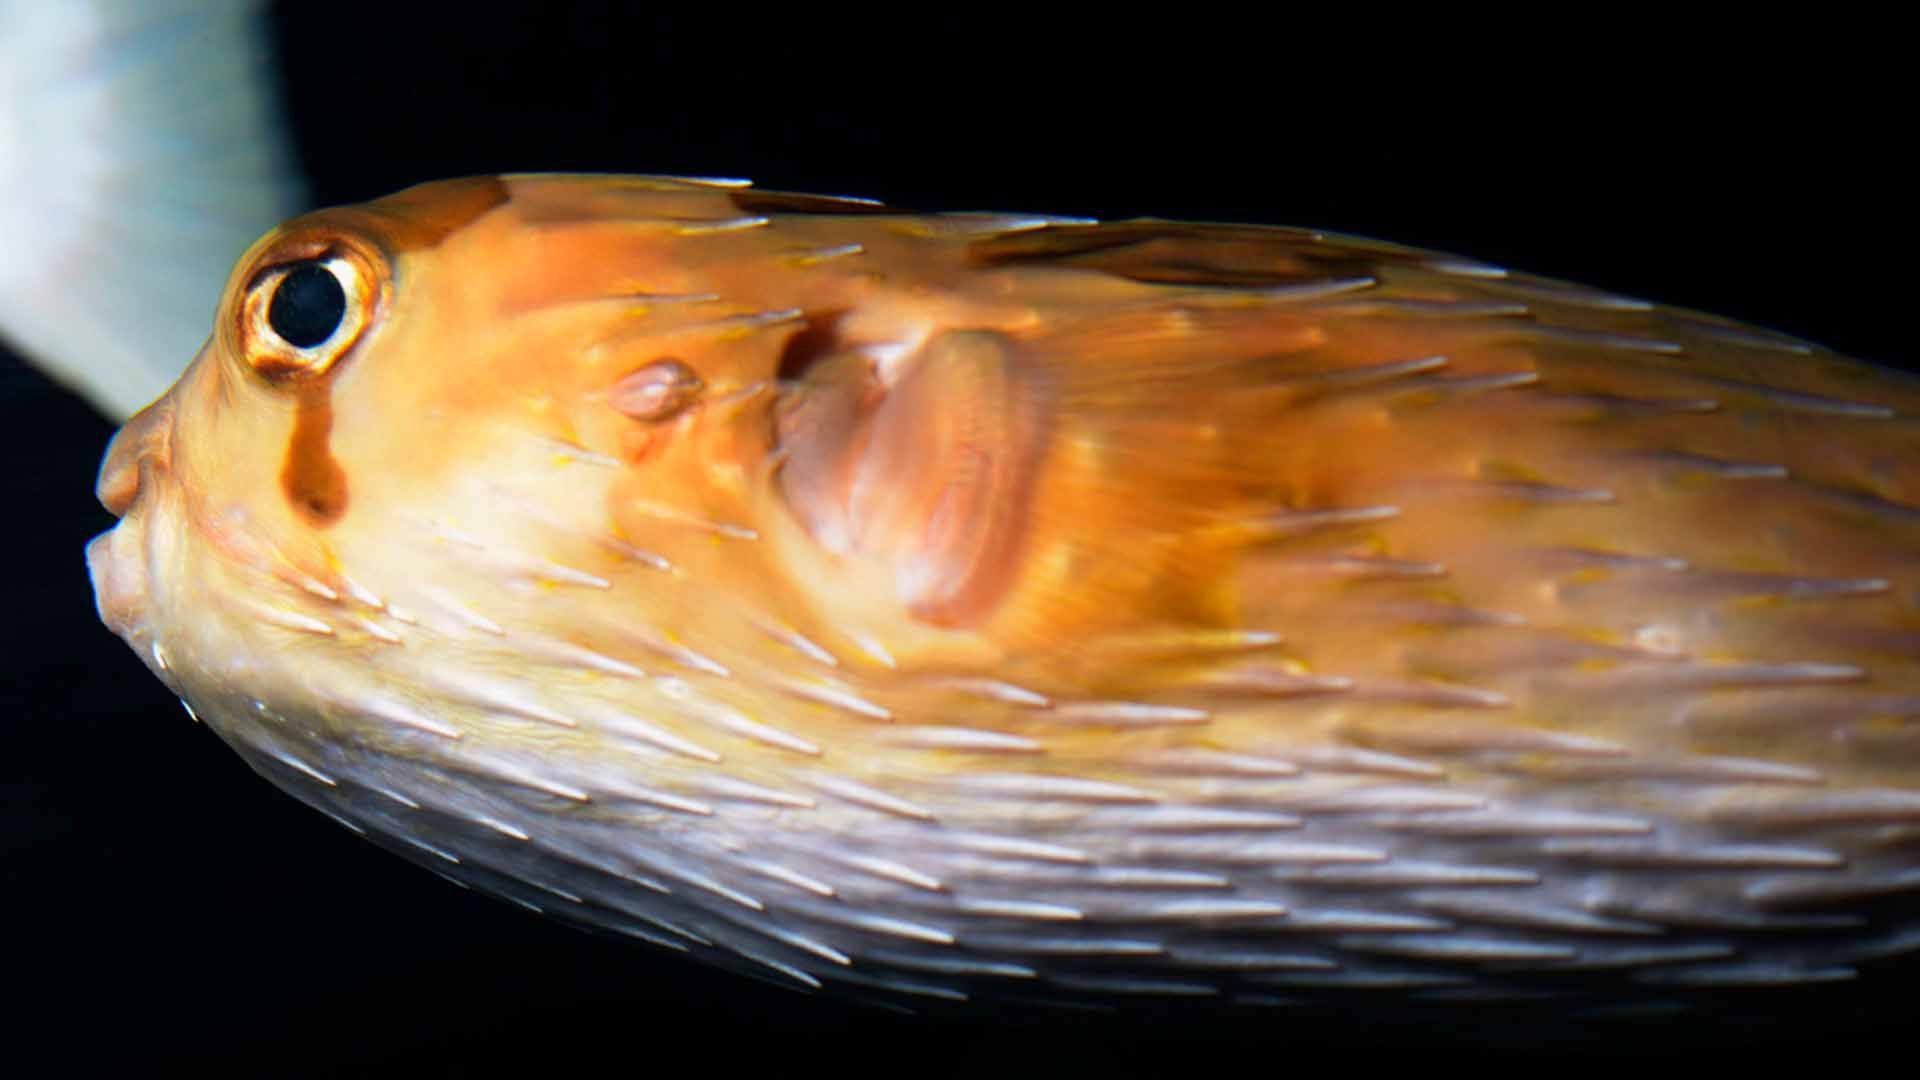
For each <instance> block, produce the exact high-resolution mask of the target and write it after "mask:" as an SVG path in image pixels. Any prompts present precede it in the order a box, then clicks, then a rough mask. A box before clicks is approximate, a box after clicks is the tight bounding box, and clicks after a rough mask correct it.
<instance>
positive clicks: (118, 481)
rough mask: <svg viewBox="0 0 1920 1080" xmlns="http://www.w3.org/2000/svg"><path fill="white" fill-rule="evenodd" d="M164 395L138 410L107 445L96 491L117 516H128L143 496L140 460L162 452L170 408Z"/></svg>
mask: <svg viewBox="0 0 1920 1080" xmlns="http://www.w3.org/2000/svg"><path fill="white" fill-rule="evenodd" d="M165 404H166V399H165V398H162V399H161V400H160V401H156V402H154V403H153V404H151V405H149V406H147V407H146V408H144V409H142V410H140V411H139V412H137V413H135V414H134V415H133V417H132V419H130V420H128V421H127V424H126V426H125V427H123V428H121V429H120V433H119V434H117V435H115V436H114V437H113V441H112V442H111V443H108V444H107V455H106V458H105V459H104V460H102V461H101V463H100V478H99V480H98V481H97V482H95V484H94V488H93V493H94V496H95V497H96V498H98V499H99V500H100V505H102V506H104V507H106V508H107V511H108V512H109V513H111V514H112V515H114V516H115V517H125V516H126V513H127V511H128V510H131V509H132V508H133V504H134V503H135V502H136V501H138V500H139V498H140V462H141V460H142V459H143V458H147V457H151V456H154V455H163V454H164V451H165V447H164V445H163V442H162V438H163V436H164V433H165V430H166V423H167V417H168V413H169V410H167V409H166V408H165V407H164V406H165Z"/></svg>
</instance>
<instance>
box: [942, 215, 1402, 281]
mask: <svg viewBox="0 0 1920 1080" xmlns="http://www.w3.org/2000/svg"><path fill="white" fill-rule="evenodd" d="M1276 241H1280V243H1276ZM1315 244H1316V241H1315V239H1314V237H1313V235H1312V234H1310V233H1304V232H1300V231H1297V230H1290V229H1260V228H1253V227H1245V228H1233V227H1231V226H1207V227H1204V228H1195V227H1192V226H1187V225H1180V224H1174V223H1168V222H1157V221H1122V222H1117V223H1114V224H1111V225H1064V226H1053V227H1049V228H1045V229H1036V230H1032V231H1028V232H1017V233H1006V234H1002V235H999V236H991V237H987V238H985V239H982V240H977V241H975V242H974V243H973V244H972V245H971V246H970V247H969V248H968V249H967V256H968V258H969V259H970V260H971V261H972V262H973V263H975V264H976V265H979V266H988V267H996V266H1023V265H1034V264H1044V263H1054V264H1060V265H1064V266H1071V267H1074V268H1077V269H1082V270H1097V271H1100V272H1102V273H1107V274H1112V275H1114V276H1115V277H1122V278H1127V279H1128V280H1131V281H1138V282H1142V283H1146V284H1153V285H1189V286H1194V285H1198V286H1209V287H1215V288H1242V289H1245V288H1256V289H1270V288H1279V287H1283V286H1288V285H1301V284H1306V283H1308V282H1314V281H1327V280H1334V279H1339V278H1349V277H1364V276H1367V275H1368V274H1370V273H1372V272H1373V271H1374V270H1375V269H1376V268H1377V266H1376V262H1375V260H1373V259H1370V258H1368V257H1366V256H1363V255H1355V254H1354V253H1352V252H1343V251H1335V250H1332V249H1323V250H1316V249H1315Z"/></svg>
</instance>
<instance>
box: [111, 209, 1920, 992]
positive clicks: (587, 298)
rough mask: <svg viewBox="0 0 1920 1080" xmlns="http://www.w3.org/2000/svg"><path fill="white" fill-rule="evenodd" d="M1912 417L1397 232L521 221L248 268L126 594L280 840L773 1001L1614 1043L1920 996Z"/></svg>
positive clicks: (153, 418)
mask: <svg viewBox="0 0 1920 1080" xmlns="http://www.w3.org/2000/svg"><path fill="white" fill-rule="evenodd" d="M343 246H344V248H346V249H351V250H352V251H354V252H358V253H359V254H358V255H356V256H355V257H356V258H360V259H361V260H362V264H361V265H362V266H363V268H364V271H365V273H366V274H367V275H368V277H369V280H370V282H371V286H370V291H369V292H368V293H367V295H366V298H365V300H364V308H363V310H362V311H361V314H363V315H364V316H365V325H364V329H363V330H362V331H361V332H360V333H359V335H358V337H357V339H356V340H354V341H352V342H351V343H350V345H349V346H348V347H345V348H342V349H338V350H333V348H332V346H331V345H324V346H321V347H319V348H318V349H317V350H316V351H315V352H314V354H313V355H302V356H293V357H292V358H291V359H289V358H288V356H287V355H286V354H284V350H283V351H282V353H280V354H274V352H273V350H272V349H271V348H270V347H269V345H270V344H271V343H267V344H265V345H263V343H262V342H261V341H260V340H257V338H258V337H259V334H260V330H259V327H258V325H255V324H249V323H248V322H247V320H246V318H245V317H244V311H245V309H246V302H247V297H248V294H249V293H250V292H253V291H257V290H259V289H262V288H266V287H268V286H263V285H261V282H262V281H263V280H267V278H270V276H271V273H272V271H273V270H274V268H275V267H277V266H280V265H282V264H286V263H288V262H291V261H295V260H299V259H310V258H315V257H319V256H321V255H323V254H327V253H335V254H337V253H338V252H339V251H340V250H342V249H343ZM263 275H267V277H266V278H263ZM276 356H277V359H276ZM303 365H304V366H303ZM1916 417H1920V385H1917V384H1916V383H1915V382H1914V381H1913V380H1911V379H1907V378H1904V377H1901V376H1898V375H1895V374H1892V373H1889V372H1885V371H1881V370H1878V369H1874V368H1869V367H1867V366H1864V365H1861V364H1858V363H1855V362H1852V361H1849V360H1846V359H1843V358H1841V357H1838V356H1835V355H1833V354H1831V353H1828V352H1826V351H1824V350H1821V349H1818V348H1815V347H1812V346H1808V345H1805V344H1803V343H1800V342H1796V341H1791V340H1787V339H1783V338H1780V337H1778V336H1776V335H1773V334H1769V333H1767V332H1764V331H1759V330H1754V329H1752V328H1748V327H1744V326H1739V325H1735V324H1730V323H1727V322H1724V321H1720V320H1716V319H1712V318H1709V317H1705V316H1700V315H1696V314H1693V313H1689V312H1681V311H1675V310H1672V309H1667V308H1661V307H1656V306H1653V305H1649V304H1644V303H1640V302H1637V301H1629V300H1624V299H1621V298H1618V297H1613V296H1608V295H1602V294H1597V293H1593V292H1590V291H1587V290H1582V289H1579V288H1575V287H1571V286H1567V285H1564V284H1560V283H1556V282H1549V281H1542V280H1538V279H1534V278H1529V277H1525V276H1523V275H1519V274H1509V273H1505V272H1502V271H1498V270H1495V269H1492V268H1488V267H1482V266H1476V265H1471V264H1467V263H1463V262H1461V261H1458V260H1453V259H1449V258H1446V257H1443V256H1435V255H1432V254H1429V253H1425V252H1419V251H1413V250H1409V249H1405V248H1399V247H1394V246H1391V245H1386V244H1380V243H1374V242H1370V241H1362V240H1353V239H1347V238H1340V237H1329V236H1322V235H1319V234H1315V233H1311V232H1304V231H1298V230H1288V229H1266V228H1250V227H1227V226H1204V225H1179V224H1166V223H1157V222H1126V223H1117V224H1110V225H1094V224H1089V223H1084V222H1073V221H1057V222H1048V221H1045V220H1042V219H1032V218H1019V217H1012V216H992V215H950V216H922V215H908V214H901V213H894V212H891V211H886V210H884V209H883V208H879V207H875V206H872V205H867V204H863V203H858V202H853V201H845V200H834V199H823V198H813V197H803V196H785V195H778V194H769V193H761V192H757V191H753V190H751V189H745V188H740V187H735V186H730V185H726V184H721V183H716V182H699V181H679V180H666V179H649V178H609V177H508V178H503V179H501V180H481V181H466V182H460V183H456V184H448V185H430V186H427V187H423V188H416V189H413V190H412V191H409V192H406V193H403V194H401V195H399V196H396V197H394V198H393V199H390V200H385V201H383V202H380V203H374V204H370V205H369V206H367V207H362V208H356V209H347V210H337V211H325V212H322V213H318V214H313V215H309V216H307V217H305V218H301V219H298V220H296V221H294V222H291V223H289V224H288V225H286V226H284V227H283V228H282V229H280V230H278V231H277V232H275V233H274V234H272V235H270V236H268V237H267V238H265V239H263V240H262V241H261V242H260V243H259V244H258V245H256V247H255V248H254V249H253V251H251V252H250V253H249V254H248V255H247V256H246V257H245V258H244V259H243V260H242V262H241V264H240V267H239V268H238V269H236V271H235V274H234V277H233V279H232V281H231V283H230V285H229V288H228V290H227V298H226V300H225V302H224V304H223V307H222V310H221V312H220V315H219V321H218V323H217V326H216V330H215V334H214V337H213V339H212V341H211V342H210V343H209V345H208V346H207V348H206V349H205V350H204V351H203V352H202V354H201V355H200V357H199V358H198V359H197V360H196V362H195V364H194V366H193V367H192V368H191V369H190V370H189V371H188V372H187V374H186V375H185V376H184V377H183V378H182V379H181V380H180V382H179V384H178V385H177V386H175V388H174V389H173V390H172V392H171V393H170V394H169V395H168V396H167V397H166V398H164V399H162V400H161V401H160V402H158V403H156V404H155V405H154V406H152V407H151V408H149V409H148V410H146V411H145V412H143V413H142V414H141V415H140V416H138V417H136V418H135V419H134V420H133V421H132V422H131V423H130V424H129V425H128V428H127V430H125V431H124V432H122V433H121V435H120V436H119V438H118V439H117V440H116V442H115V444H114V447H113V449H112V451H111V452H110V454H109V457H108V460H107V463H106V466H105V467H104V469H103V471H102V479H101V492H102V498H103V500H104V501H106V502H107V503H108V505H109V506H110V508H111V509H113V510H114V511H116V512H117V513H120V514H121V515H122V516H123V520H122V522H121V524H120V525H119V526H118V527H117V528H116V529H115V530H114V531H113V532H111V533H109V534H107V535H106V536H104V537H103V538H102V539H100V540H98V541H96V542H95V545H94V547H93V548H92V549H91V550H90V552H89V556H90V560H91V562H92V565H93V569H94V573H95V580H96V586H97V588H98V591H99V596H100V606H101V611H102V614H103V617H104V618H105V619H106V620H107V621H108V622H109V623H110V624H111V625H112V626H113V627H114V628H115V629H116V630H117V631H118V632H120V633H121V634H122V635H123V636H125V637H126V638H127V640H128V641H129V642H130V643H131V644H132V645H133V647H134V648H135V649H136V650H137V651H138V652H139V654H140V655H141V656H142V657H143V658H144V659H145V660H146V661H147V663H148V665H149V666H150V667H151V668H153V670H154V671H155V673H156V674H158V675H159V676H160V677H161V678H162V679H163V680H165V681H166V682H167V683H168V685H169V686H171V687H172V688H173V689H174V690H175V691H176V692H178V693H179V694H180V695H181V696H182V697H183V698H184V699H185V700H186V701H187V702H188V704H189V705H190V707H191V708H192V709H193V710H194V711H195V712H196V714H197V715H198V716H199V717H200V718H201V719H202V720H204V721H206V722H207V723H208V724H209V725H211V726H213V727H214V728H215V730H217V731H218V732H219V733H220V735H221V736H222V737H223V738H224V739H226V740H227V741H228V742H229V743H231V744H232V745H233V746H234V747H235V748H236V749H238V750H239V751H240V752H241V753H242V754H243V755H244V756H245V757H246V758H247V759H248V761H249V762H250V763H251V764H252V765H253V766H254V767H255V768H256V769H258V770H260V771H261V772H262V773H263V774H265V775H266V776H268V777H269V778H270V779H272V780H273V781H274V782H275V783H277V784H279V785H281V786H283V787H285V788H286V789H287V790H289V791H291V792H292V793H294V794H295V795H297V796H299V797H300V798H302V799H303V800H305V801H307V802H308V803H310V804H312V805H314V806H315V807H317V808H320V809H322V810H323V811H325V812H327V813H329V814H331V815H333V816H335V817H336V818H337V819H339V820H340V821H341V822H342V823H344V824H346V825H347V826H348V827H349V828H353V829H355V830H356V831H361V832H364V833H366V834H368V835H369V836H371V837H372V838H374V839H376V840H377V841H379V842H381V843H382V844H384V845H387V846H389V847H392V848H394V849H395V850H397V851H400V852H401V853H403V854H406V855H408V856H410V857H412V858H414V859H416V860H417V861H420V862H422V863H424V864H425V865H427V866H429V867H432V868H434V869H436V870H437V871H439V872H441V873H443V874H446V875H448V876H450V877H454V878H457V879H460V880H463V881H466V882H469V883H473V884H475V885H478V886H480V887H482V888H484V889H487V890H490V891H494V892H498V893H500V894H503V895H505V896H507V897H508V898H510V899H513V900H516V901H518V902H520V903H523V904H526V905H528V906H532V907H536V908H538V909H540V910H543V911H547V912H550V913H552V914H554V915H556V916H559V917H562V918H566V919H571V920H577V921H582V922H587V923H592V924H596V925H600V926H603V927H609V928H612V929H614V930H617V931H621V932H624V933H627V934H630V935H632V936H634V937H637V938H642V939H645V940H647V941H651V942H655V943H658V944H660V945H664V946H666V947H669V948H673V949H681V950H692V951H695V952H698V953H701V954H703V955H707V956H710V957H711V958H713V959H714V960H716V961H719V962H723V963H730V964H735V965H738V966H742V967H744V968H746V969H749V970H753V971H756V972H758V973H760V974H763V975H768V976H771V977H773V978H776V979H779V980H782V981H787V982H791V983H798V984H805V985H808V986H814V985H822V984H827V985H840V986H849V985H851V986H853V987H855V988H866V989H881V990H885V991H888V992H889V993H891V992H905V993H910V994H931V995H935V996H940V997H957V996H976V997H977V996H991V995H995V994H1006V995H1011V996H1021V997H1029V998H1031V997H1048V998H1058V997H1063V996H1064V997H1081V996H1086V995H1094V996H1098V997H1103V998H1104V997H1108V996H1111V995H1114V994H1119V995H1137V994H1153V995H1160V994H1173V995H1204V996H1216V995H1218V996H1230V997H1236V998H1239V997H1253V998H1255V999H1258V998H1261V997H1263V996H1270V995H1273V994H1275V993H1280V994H1297V993H1299V992H1302V991H1304V990H1306V989H1309V988H1313V989H1322V988H1341V987H1364V988H1372V987H1396V988H1400V989H1401V990H1402V991H1403V992H1408V993H1430V994H1432V993H1440V994H1445V993H1463V992H1464V993H1472V994H1481V993H1507V992H1512V993H1535V992H1542V991H1544V992H1562V991H1564V992H1569V993H1577V994H1581V995H1592V996H1597V997H1600V998H1608V997H1616V996H1624V997H1635V996H1638V995H1644V994H1647V993H1653V992H1659V993H1667V992H1671V991H1672V990H1673V988H1674V987H1676V986H1688V985H1707V986H1717V985H1725V984H1749V983H1773V982H1788V983H1793V982H1802V981H1808V980H1819V979H1829V978H1841V977H1846V976H1848V975H1850V974H1852V973H1854V972H1855V971H1856V969H1858V968H1860V967H1861V965H1863V964H1867V963H1869V962H1871V961H1872V960H1873V959H1875V958H1877V957H1881V956H1885V955H1889V954H1891V953H1895V952H1899V951H1901V950H1902V949H1903V948H1909V947H1912V946H1913V945H1914V944H1916V943H1920V919H1916V918H1915V914H1916V913H1915V912H1914V910H1913V909H1912V908H1911V907H1910V906H1908V905H1907V904H1906V903H1905V901H1904V899H1903V891H1906V892H1910V891H1912V890H1913V889H1914V888H1916V887H1920V560H1916V558H1915V556H1916V554H1917V553H1920V421H1917V420H1916ZM1889 898H1890V899H1889ZM1649 983H1654V984H1663V985H1662V987H1661V988H1660V989H1659V990H1657V991H1653V990H1649V989H1648V987H1647V985H1646V984H1649ZM1683 996H1684V995H1683Z"/></svg>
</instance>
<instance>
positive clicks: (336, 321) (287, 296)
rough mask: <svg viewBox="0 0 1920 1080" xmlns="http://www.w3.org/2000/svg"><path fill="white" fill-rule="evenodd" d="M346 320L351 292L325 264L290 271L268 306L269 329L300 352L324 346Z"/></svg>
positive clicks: (311, 264) (304, 266)
mask: <svg viewBox="0 0 1920 1080" xmlns="http://www.w3.org/2000/svg"><path fill="white" fill-rule="evenodd" d="M346 317H347V290H345V289H343V288H341V287H340V279H339V278H337V277H335V276H333V271H331V270H329V269H327V265H326V264H325V263H321V262H310V263H302V264H301V265H299V266H296V267H294V268H293V269H291V270H289V271H287V274H286V276H285V277H283V278H281V279H280V283H279V284H278V285H276V286H274V289H273V299H272V300H271V301H270V302H269V303H268V304H267V327H268V328H269V329H271V330H272V331H273V332H274V333H276V334H279V335H280V340H282V341H284V342H286V343H287V344H289V345H292V346H293V347H294V348H296V349H311V348H313V347H314V346H315V345H319V344H322V343H324V342H325V341H326V340H327V339H328V338H330V337H332V336H333V332H334V331H335V330H338V329H340V323H341V321H342V320H344V319H345V318H346Z"/></svg>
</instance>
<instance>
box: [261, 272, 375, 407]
mask: <svg viewBox="0 0 1920 1080" xmlns="http://www.w3.org/2000/svg"><path fill="white" fill-rule="evenodd" d="M375 294H376V289H375V286H374V283H373V275H372V273H371V272H370V271H369V270H368V268H366V267H365V266H364V265H363V261H362V259H361V258H360V257H358V255H357V253H354V252H351V251H344V250H335V251H324V252H320V253H318V254H316V255H315V256H314V257H312V258H306V259H298V260H295V261H291V262H284V263H279V264H276V265H269V266H268V267H266V268H265V269H264V270H261V271H260V272H259V273H257V274H256V275H254V278H253V280H252V282H251V283H250V284H249V285H248V287H247V292H246V297H245V300H244V302H243V304H242V305H241V311H240V327H239V329H240V337H241V342H242V345H243V350H242V351H243V354H244V356H245V358H246V362H247V365H248V366H249V367H251V368H253V369H254V370H255V371H257V372H259V373H260V374H262V375H264V376H266V377H267V378H268V379H271V380H274V381H276V382H280V381H287V380H291V379H295V378H299V377H304V376H314V375H320V374H324V373H325V372H326V371H327V370H328V369H329V368H331V367H332V366H333V364H334V362H335V361H337V360H339V359H340V357H341V356H342V355H344V354H345V353H346V352H347V351H348V350H349V349H350V348H352V347H353V344H354V342H355V341H356V340H358V338H359V336H360V333H361V331H362V330H364V329H365V328H366V325H367V322H368V320H369V318H370V317H371V313H372V307H373V304H374V302H375V300H376V295H375Z"/></svg>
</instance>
